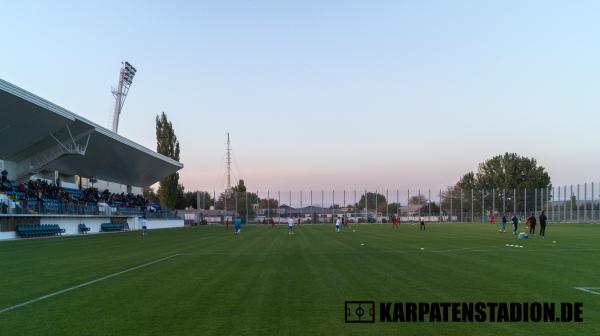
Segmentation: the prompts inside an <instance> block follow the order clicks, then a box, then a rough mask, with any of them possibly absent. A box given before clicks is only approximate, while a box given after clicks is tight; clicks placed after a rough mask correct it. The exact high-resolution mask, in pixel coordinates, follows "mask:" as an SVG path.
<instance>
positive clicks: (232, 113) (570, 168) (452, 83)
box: [0, 0, 600, 190]
mask: <svg viewBox="0 0 600 336" xmlns="http://www.w3.org/2000/svg"><path fill="white" fill-rule="evenodd" d="M599 17H600V2H598V1H522V0H521V1H421V0H419V1H305V0H303V1H295V2H292V1H163V2H150V1H135V2H134V1H129V2H125V1H89V2H88V1H85V2H83V1H18V2H17V1H4V0H0V22H2V26H3V29H2V31H1V32H0V41H1V43H0V78H2V79H4V80H7V81H9V82H11V83H14V84H16V85H18V86H20V87H22V88H24V89H26V90H28V91H31V92H33V93H35V94H37V95H39V96H42V97H44V98H46V99H48V100H50V101H52V102H54V103H56V104H58V105H61V106H63V107H65V108H67V109H69V110H71V111H73V112H75V113H77V114H80V115H82V116H84V117H86V118H88V119H90V120H93V121H95V122H97V123H99V124H101V125H104V126H106V127H107V128H110V118H111V112H112V106H113V104H114V102H113V98H112V95H111V93H110V90H111V86H116V84H117V77H118V71H119V68H120V63H121V61H123V60H128V61H129V62H130V63H132V64H133V65H134V66H135V67H136V68H137V69H138V73H137V75H136V77H135V79H134V83H133V86H132V88H131V90H130V93H129V96H128V98H127V102H126V104H125V108H124V112H123V115H122V116H121V122H120V129H119V133H120V134H121V135H124V136H126V137H128V138H130V139H132V140H134V141H136V142H138V143H140V144H142V145H144V146H146V147H149V148H151V149H153V150H155V149H156V145H155V133H154V117H155V115H156V114H158V113H160V112H161V111H165V112H166V113H167V115H168V117H169V118H170V120H171V121H172V122H173V125H174V127H175V132H176V134H177V136H178V137H179V140H180V142H181V150H182V152H181V161H182V162H183V163H184V164H185V168H184V169H183V170H182V171H181V181H182V182H183V184H184V186H185V188H186V190H196V189H200V190H213V189H216V190H219V189H222V188H223V187H224V185H225V178H224V169H225V164H224V160H225V152H224V150H225V134H226V133H227V132H230V133H231V137H232V145H233V151H234V165H233V168H234V169H233V171H234V178H235V179H237V178H244V179H245V180H246V184H247V185H248V187H249V188H250V189H251V190H257V189H260V190H266V189H270V190H277V189H281V190H289V189H291V190H301V189H302V190H310V189H314V190H321V189H325V190H330V189H338V190H339V189H346V190H352V189H354V188H356V189H358V190H364V189H365V188H368V189H376V188H377V189H379V190H382V189H386V188H389V189H390V190H392V189H396V188H400V189H402V190H405V189H407V188H412V189H416V188H421V189H428V188H431V189H433V190H437V189H439V188H441V187H444V186H447V185H450V184H453V183H455V182H456V181H457V180H458V178H459V177H460V176H461V175H462V174H463V173H465V172H467V171H469V170H475V169H476V168H477V164H478V163H479V162H481V161H483V160H485V159H487V158H490V157H491V156H493V155H496V154H501V153H504V152H517V153H519V154H521V155H526V156H533V157H535V158H536V159H537V160H538V162H539V163H540V164H541V165H543V166H544V167H546V169H547V170H548V172H549V174H550V176H551V177H552V182H553V184H555V185H558V184H571V183H583V182H590V181H598V180H600V154H599V151H598V143H599V141H598V134H599V133H598V130H600V114H599V113H598V112H599V110H600V43H599V36H600V20H598V18H599Z"/></svg>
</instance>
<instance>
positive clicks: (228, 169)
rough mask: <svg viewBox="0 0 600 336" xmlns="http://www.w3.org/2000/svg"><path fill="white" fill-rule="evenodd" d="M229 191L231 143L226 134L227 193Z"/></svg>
mask: <svg viewBox="0 0 600 336" xmlns="http://www.w3.org/2000/svg"><path fill="white" fill-rule="evenodd" d="M229 191H231V141H230V140H229V132H227V192H229Z"/></svg>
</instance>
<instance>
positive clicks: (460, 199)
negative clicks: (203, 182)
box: [197, 183, 600, 224]
mask: <svg viewBox="0 0 600 336" xmlns="http://www.w3.org/2000/svg"><path fill="white" fill-rule="evenodd" d="M598 185H599V184H597V183H584V184H577V185H569V186H560V187H549V188H517V189H495V188H492V189H483V190H475V189H460V188H458V187H448V188H446V189H437V190H433V189H416V190H412V189H411V190H400V189H393V190H392V189H384V190H308V191H291V190H286V191H283V190H276V191H272V190H267V191H260V190H257V191H244V192H236V191H229V192H224V193H220V194H219V193H216V192H212V193H208V192H202V193H198V195H199V196H198V197H199V198H198V202H197V203H198V207H199V208H200V210H199V213H200V216H199V218H201V219H202V220H203V222H204V223H231V222H232V221H233V220H234V219H235V218H236V217H239V218H240V219H241V220H242V222H243V223H257V224H278V223H286V222H287V220H288V218H289V217H291V218H292V219H294V221H295V223H298V224H310V223H333V222H334V221H335V218H336V217H340V218H342V219H343V220H347V221H348V223H389V222H392V221H394V220H397V219H399V220H400V222H415V221H418V220H419V219H420V218H423V219H424V220H425V221H427V222H470V223H493V222H499V221H500V220H501V218H502V216H506V217H507V218H510V217H512V216H513V215H516V216H517V217H519V218H521V219H525V218H526V217H528V216H530V215H531V214H532V213H533V214H535V215H536V216H539V215H540V214H541V212H542V211H544V212H545V214H546V216H547V217H548V220H549V221H551V222H573V223H577V222H600V197H599V196H598V195H597V194H596V193H597V192H598V190H597V189H598Z"/></svg>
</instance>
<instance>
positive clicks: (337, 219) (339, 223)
mask: <svg viewBox="0 0 600 336" xmlns="http://www.w3.org/2000/svg"><path fill="white" fill-rule="evenodd" d="M340 225H342V220H341V219H340V217H336V220H335V232H340Z"/></svg>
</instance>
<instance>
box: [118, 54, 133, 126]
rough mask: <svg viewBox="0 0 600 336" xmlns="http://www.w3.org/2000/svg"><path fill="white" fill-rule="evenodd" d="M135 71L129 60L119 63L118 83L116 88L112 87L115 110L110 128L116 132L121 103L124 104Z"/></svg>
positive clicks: (121, 109) (121, 107) (121, 108)
mask: <svg viewBox="0 0 600 336" xmlns="http://www.w3.org/2000/svg"><path fill="white" fill-rule="evenodd" d="M136 72H137V70H136V68H134V67H133V65H131V64H130V63H129V62H122V63H121V71H120V72H119V85H118V86H117V88H116V89H114V88H113V90H112V94H113V95H114V96H115V111H114V113H113V124H112V130H113V132H115V133H117V131H118V130H119V116H120V115H121V111H123V105H125V99H126V98H127V93H128V92H129V87H131V83H132V82H133V77H134V76H135V73H136Z"/></svg>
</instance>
